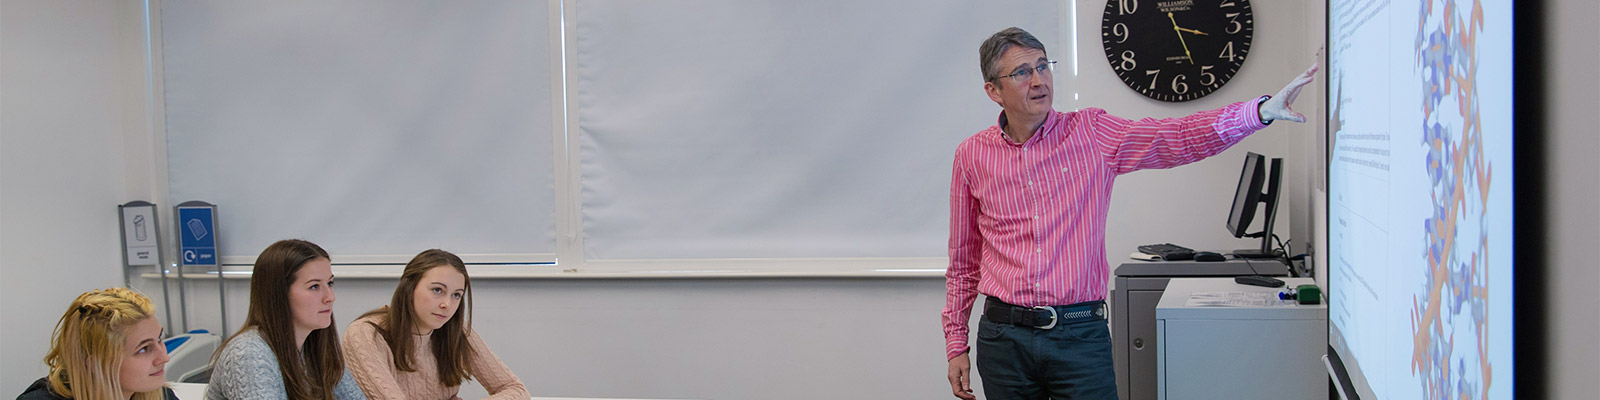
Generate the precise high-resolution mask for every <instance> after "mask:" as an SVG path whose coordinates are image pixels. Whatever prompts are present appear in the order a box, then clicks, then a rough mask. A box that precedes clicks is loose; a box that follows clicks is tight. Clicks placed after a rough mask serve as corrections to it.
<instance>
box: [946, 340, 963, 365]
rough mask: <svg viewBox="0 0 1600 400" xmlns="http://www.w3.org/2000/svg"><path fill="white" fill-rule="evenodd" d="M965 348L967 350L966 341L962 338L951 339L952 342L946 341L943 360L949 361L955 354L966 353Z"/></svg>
mask: <svg viewBox="0 0 1600 400" xmlns="http://www.w3.org/2000/svg"><path fill="white" fill-rule="evenodd" d="M967 350H968V348H967V342H966V341H964V340H957V341H952V342H949V343H946V344H945V345H944V359H945V361H950V359H952V358H956V357H957V356H960V355H962V354H966V353H967Z"/></svg>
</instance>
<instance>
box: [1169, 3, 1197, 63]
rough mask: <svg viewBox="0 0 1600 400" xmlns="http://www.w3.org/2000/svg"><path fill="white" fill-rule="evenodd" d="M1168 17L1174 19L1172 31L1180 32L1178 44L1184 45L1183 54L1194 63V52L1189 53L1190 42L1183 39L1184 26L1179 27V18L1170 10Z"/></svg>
mask: <svg viewBox="0 0 1600 400" xmlns="http://www.w3.org/2000/svg"><path fill="white" fill-rule="evenodd" d="M1167 19H1168V20H1171V21H1172V32H1173V33H1176V34H1178V44H1181V45H1183V56H1184V57H1187V58H1188V59H1189V63H1190V64H1194V54H1190V53H1189V44H1188V43H1184V41H1183V28H1179V27H1178V19H1177V18H1173V16H1172V13H1170V12H1169V13H1167Z"/></svg>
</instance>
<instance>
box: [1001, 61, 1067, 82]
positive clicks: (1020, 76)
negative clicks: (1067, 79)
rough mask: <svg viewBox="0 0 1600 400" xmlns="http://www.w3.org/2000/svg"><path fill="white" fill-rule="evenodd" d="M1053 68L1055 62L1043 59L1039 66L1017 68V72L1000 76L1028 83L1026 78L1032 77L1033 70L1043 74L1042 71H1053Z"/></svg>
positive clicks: (1012, 80) (1054, 67)
mask: <svg viewBox="0 0 1600 400" xmlns="http://www.w3.org/2000/svg"><path fill="white" fill-rule="evenodd" d="M1055 69H1056V62H1055V61H1045V62H1043V63H1040V64H1039V66H1037V67H1033V68H1023V69H1019V70H1017V72H1012V73H1011V75H1005V76H1001V77H1000V78H1011V83H1016V84H1023V83H1028V80H1030V79H1033V74H1034V73H1035V72H1037V73H1040V74H1044V73H1047V72H1050V71H1053V70H1055ZM1000 78H995V79H996V80H998V79H1000Z"/></svg>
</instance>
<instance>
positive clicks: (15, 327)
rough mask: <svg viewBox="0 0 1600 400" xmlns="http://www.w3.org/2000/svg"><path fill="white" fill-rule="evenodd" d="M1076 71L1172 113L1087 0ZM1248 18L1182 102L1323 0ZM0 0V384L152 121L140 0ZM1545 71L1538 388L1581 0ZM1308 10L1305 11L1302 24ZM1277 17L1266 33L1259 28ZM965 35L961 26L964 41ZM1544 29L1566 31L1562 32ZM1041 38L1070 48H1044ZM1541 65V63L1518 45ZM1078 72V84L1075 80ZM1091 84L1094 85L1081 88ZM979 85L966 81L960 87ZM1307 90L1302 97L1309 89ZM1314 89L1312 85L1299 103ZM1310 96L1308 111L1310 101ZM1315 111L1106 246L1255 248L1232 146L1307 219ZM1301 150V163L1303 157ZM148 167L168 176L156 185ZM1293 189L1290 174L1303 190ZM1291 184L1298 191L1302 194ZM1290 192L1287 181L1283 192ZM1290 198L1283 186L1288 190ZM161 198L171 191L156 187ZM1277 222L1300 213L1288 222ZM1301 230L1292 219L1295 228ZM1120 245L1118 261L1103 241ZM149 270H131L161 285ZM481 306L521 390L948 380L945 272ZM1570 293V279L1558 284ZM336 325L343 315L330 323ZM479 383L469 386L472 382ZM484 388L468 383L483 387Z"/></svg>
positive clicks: (1564, 266) (36, 370) (42, 330)
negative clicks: (1545, 222)
mask: <svg viewBox="0 0 1600 400" xmlns="http://www.w3.org/2000/svg"><path fill="white" fill-rule="evenodd" d="M1078 3H1080V7H1081V9H1080V10H1079V14H1078V18H1077V21H1079V22H1080V23H1081V24H1082V26H1079V27H1077V29H1078V31H1079V34H1080V38H1079V39H1080V40H1079V41H1078V43H1079V46H1080V47H1081V48H1082V50H1080V51H1081V53H1080V54H1079V63H1080V74H1081V75H1082V76H1081V77H1080V78H1078V79H1077V80H1074V81H1072V82H1070V83H1068V84H1062V85H1061V86H1062V87H1060V88H1059V90H1058V92H1059V93H1060V94H1061V95H1060V96H1058V99H1061V101H1060V103H1061V104H1058V108H1061V109H1071V108H1077V107H1088V106H1097V107H1104V108H1107V109H1108V110H1110V111H1112V112H1113V113H1117V114H1121V115H1128V116H1142V115H1149V116H1166V115H1177V114H1181V112H1179V111H1176V110H1175V109H1172V108H1167V107H1166V105H1164V104H1159V103H1155V102H1153V101H1146V100H1141V99H1142V98H1133V97H1131V96H1135V95H1134V94H1133V93H1132V92H1131V91H1129V90H1128V89H1126V88H1125V87H1122V86H1120V85H1121V83H1120V82H1117V81H1116V80H1115V79H1112V78H1111V76H1110V71H1109V69H1108V68H1109V67H1107V66H1106V65H1105V63H1104V61H1103V59H1102V58H1099V55H1100V51H1101V50H1100V47H1099V43H1098V41H1097V40H1095V39H1094V37H1097V36H1098V34H1097V33H1096V32H1098V29H1099V28H1098V13H1099V10H1100V7H1103V4H1104V3H1101V2H1099V1H1098V0H1095V1H1090V0H1081V1H1078ZM1257 3H1260V4H1255V6H1256V7H1257V8H1258V9H1257V11H1256V13H1257V15H1258V20H1257V22H1256V24H1257V25H1256V29H1257V32H1258V33H1261V35H1259V36H1258V37H1257V39H1258V40H1259V41H1258V42H1257V43H1255V44H1254V46H1253V48H1254V49H1255V51H1253V52H1252V53H1254V54H1253V57H1252V58H1251V60H1250V61H1249V62H1247V64H1246V69H1245V70H1244V71H1242V73H1241V75H1240V76H1239V77H1238V79H1236V80H1235V81H1234V82H1232V83H1230V84H1229V85H1228V87H1226V88H1224V89H1223V90H1222V91H1220V92H1219V93H1217V94H1214V95H1212V96H1210V97H1208V98H1207V99H1205V100H1200V101H1199V102H1195V103H1191V104H1189V105H1184V106H1183V107H1196V108H1194V109H1199V108H1204V107H1215V106H1220V105H1221V104H1223V103H1225V102H1227V101H1229V100H1234V99H1242V98H1246V97H1251V96H1254V95H1257V94H1264V93H1272V92H1274V91H1276V90H1277V88H1279V87H1281V86H1282V84H1283V83H1284V82H1285V81H1286V80H1287V79H1288V78H1289V77H1290V76H1292V75H1293V74H1294V73H1297V72H1299V71H1300V70H1301V69H1303V68H1304V67H1305V64H1307V63H1309V62H1310V60H1311V57H1312V53H1313V52H1314V50H1315V49H1314V48H1312V47H1310V45H1309V44H1314V43H1319V42H1320V41H1321V39H1320V37H1319V36H1318V34H1317V32H1320V29H1306V28H1305V27H1307V26H1311V25H1313V23H1312V22H1308V21H1314V19H1313V18H1321V11H1320V10H1319V9H1316V8H1308V7H1312V6H1311V5H1304V4H1299V3H1297V2H1290V3H1292V4H1289V3H1283V2H1257ZM0 4H3V7H4V8H3V9H0V53H3V55H0V88H3V92H0V133H3V136H0V166H3V168H0V276H3V278H4V279H3V283H0V324H4V325H0V394H4V395H9V393H16V392H20V390H21V388H22V387H23V386H24V385H26V384H27V383H28V382H30V381H31V380H33V379H35V378H37V377H38V376H41V375H42V374H43V365H42V364H41V363H40V362H39V361H38V360H39V358H40V357H42V356H43V354H44V347H45V346H46V345H47V343H48V334H49V329H50V327H51V326H52V325H53V324H54V322H55V319H56V318H57V317H59V315H60V314H59V313H60V311H61V310H58V308H64V305H65V304H66V303H67V302H68V301H70V299H71V298H72V297H73V296H74V295H76V294H77V293H78V292H81V291H83V290H87V289H90V288H95V287H106V286H114V285H117V284H118V283H119V282H120V280H121V276H120V275H119V269H118V267H117V266H118V265H119V256H118V253H117V250H116V247H117V244H118V237H117V233H116V226H115V224H116V222H115V221H116V220H115V214H114V212H113V210H114V208H113V207H114V206H115V205H116V204H118V203H121V202H124V201H127V200H132V199H156V200H157V201H158V202H159V201H163V199H160V197H161V195H160V193H161V192H163V191H164V188H161V186H162V184H161V179H160V177H159V176H158V175H155V174H152V173H151V171H158V170H160V169H162V168H164V164H163V163H162V162H161V158H162V157H164V154H162V153H161V150H160V146H157V145H156V144H159V143H161V141H162V140H161V139H160V135H159V133H157V132H151V131H150V130H149V129H147V127H148V126H149V123H150V122H149V119H148V118H149V117H148V114H146V112H145V108H146V107H147V106H149V104H148V103H147V102H146V101H145V100H144V98H143V97H142V96H143V93H144V86H143V85H144V82H143V80H142V79H143V78H142V77H143V76H144V73H146V71H145V69H144V68H145V67H144V64H143V62H144V60H143V56H142V53H141V52H142V51H143V47H142V46H143V44H142V35H143V29H144V28H143V27H142V26H141V25H140V22H139V21H140V18H141V16H140V13H141V10H139V9H138V7H137V5H136V4H134V2H102V1H90V0H82V1H43V0H38V1H25V0H5V2H4V3H0ZM1547 7H1548V10H1547V14H1548V15H1549V17H1548V20H1549V21H1550V25H1548V26H1549V27H1551V28H1550V36H1551V37H1552V38H1553V41H1552V43H1553V44H1552V45H1551V46H1550V54H1549V57H1551V61H1552V62H1551V63H1549V64H1550V65H1551V67H1548V68H1547V69H1546V71H1547V74H1549V75H1550V76H1549V79H1550V81H1551V82H1552V83H1553V84H1552V85H1551V88H1550V93H1549V95H1550V96H1549V97H1550V99H1551V100H1549V102H1550V105H1551V107H1550V110H1549V114H1550V115H1549V116H1548V119H1549V120H1550V121H1552V122H1551V123H1550V126H1549V128H1550V132H1551V135H1550V137H1551V140H1549V141H1548V143H1547V147H1548V149H1549V156H1550V162H1549V165H1550V167H1551V175H1550V180H1551V183H1552V186H1551V196H1550V197H1551V199H1550V203H1549V207H1550V213H1551V217H1550V218H1549V220H1550V221H1551V222H1552V225H1551V231H1550V233H1549V236H1550V238H1551V239H1552V244H1551V248H1552V249H1551V251H1552V254H1553V255H1552V256H1551V257H1550V260H1549V261H1550V263H1551V267H1550V269H1551V273H1550V274H1548V275H1547V276H1548V277H1549V282H1550V283H1549V285H1550V292H1551V293H1552V295H1551V299H1550V302H1551V305H1552V309H1551V312H1552V317H1551V318H1550V321H1551V326H1550V327H1549V330H1548V339H1549V340H1550V345H1549V346H1550V348H1551V349H1554V350H1559V351H1555V352H1552V354H1551V355H1550V360H1549V363H1548V369H1549V372H1550V377H1549V380H1550V388H1551V391H1550V392H1551V394H1552V397H1558V398H1583V397H1584V396H1585V395H1592V394H1593V393H1595V392H1596V391H1597V390H1596V389H1597V388H1596V386H1595V385H1596V384H1595V380H1594V379H1593V371H1596V370H1600V365H1597V361H1600V351H1597V350H1596V344H1595V341H1593V340H1592V339H1591V338H1592V333H1593V332H1595V331H1597V330H1600V326H1597V323H1596V321H1597V320H1600V312H1597V311H1596V310H1597V309H1600V307H1595V302H1594V300H1592V299H1589V298H1587V297H1583V296H1579V295H1576V294H1580V293H1586V292H1587V289H1586V288H1590V287H1594V285H1596V284H1600V279H1597V278H1596V272H1595V271H1596V268H1595V267H1594V265H1595V262H1594V261H1593V259H1592V258H1591V257H1586V256H1583V254H1586V253H1588V252H1589V250H1591V249H1593V248H1595V247H1596V245H1597V244H1600V243H1597V242H1596V238H1597V237H1600V234H1597V232H1596V226H1600V218H1597V217H1596V211H1597V210H1596V209H1597V208H1600V207H1595V206H1594V205H1593V204H1594V199H1596V198H1600V193H1597V192H1596V188H1597V187H1600V185H1596V184H1597V183H1600V182H1597V178H1596V177H1597V176H1600V174H1596V172H1600V167H1597V164H1596V161H1595V160H1594V159H1595V158H1594V156H1593V155H1594V154H1595V153H1596V151H1600V146H1597V144H1596V139H1595V135H1594V134H1593V133H1594V129H1595V128H1594V127H1595V126H1597V124H1600V122H1597V121H1596V120H1595V118H1596V115H1597V114H1600V113H1597V112H1596V111H1600V110H1597V104H1600V101H1597V100H1596V98H1595V91H1594V89H1596V88H1597V85H1596V83H1595V78H1594V75H1593V74H1590V73H1589V72H1588V71H1589V68H1590V67H1589V66H1592V65H1595V64H1596V63H1597V62H1600V60H1597V57H1596V49H1595V47H1594V46H1593V45H1592V41H1593V40H1594V39H1596V38H1597V37H1600V35H1597V34H1596V30H1595V29H1596V28H1595V26H1594V25H1592V24H1590V23H1588V22H1587V21H1588V20H1592V19H1593V18H1594V17H1597V16H1600V15H1597V14H1600V13H1597V12H1596V5H1595V4H1594V3H1592V2H1588V1H1585V0H1562V1H1560V2H1554V3H1552V4H1550V5H1548V6H1547ZM1315 25H1316V26H1320V22H1317V23H1315ZM1269 32H1271V33H1269ZM974 45H976V44H974ZM1558 49H1559V51H1557V50H1558ZM1053 53H1054V54H1062V53H1066V51H1064V50H1062V49H1056V50H1054V51H1053ZM1530 64H1531V65H1539V64H1538V63H1530ZM1069 85H1070V86H1072V87H1076V88H1078V89H1079V92H1081V93H1083V95H1082V96H1080V99H1079V100H1077V101H1071V100H1070V99H1071V97H1070V96H1068V95H1067V94H1068V93H1070V92H1069V90H1068V89H1069V87H1068V86H1069ZM1090 94H1094V96H1090ZM975 95H976V89H975ZM1320 97H1321V94H1320V87H1314V88H1313V89H1308V90H1307V91H1306V92H1305V93H1304V94H1303V95H1302V100H1301V101H1302V102H1305V101H1307V100H1311V99H1317V98H1320ZM1306 104H1310V103H1306ZM1302 111H1306V112H1307V114H1308V116H1309V117H1310V119H1311V120H1313V121H1315V120H1319V119H1320V118H1321V116H1320V115H1312V112H1310V111H1311V110H1310V109H1303V110H1302ZM1313 131H1314V128H1313V127H1309V126H1305V125H1300V126H1274V127H1273V128H1271V129H1269V130H1268V131H1266V132H1263V133H1262V134H1260V135H1257V136H1255V137H1252V138H1250V139H1248V140H1246V142H1245V143H1242V144H1241V145H1240V146H1239V149H1235V150H1232V151H1229V152H1228V153H1226V154H1224V155H1222V156H1220V157H1217V158H1214V159H1211V160H1207V161H1204V162H1201V163H1199V164H1197V165H1192V166H1188V167H1185V168H1180V169H1176V170H1172V171H1148V172H1141V173H1136V174H1133V175H1129V176H1127V177H1124V179H1122V180H1121V181H1120V182H1119V183H1118V190H1117V194H1116V195H1115V198H1114V201H1116V202H1117V204H1118V205H1117V206H1116V207H1113V209H1112V216H1111V221H1112V227H1111V231H1110V233H1109V235H1108V246H1109V247H1110V248H1111V249H1113V250H1119V249H1121V250H1119V251H1113V252H1112V253H1111V254H1112V255H1113V257H1115V255H1116V254H1120V253H1121V252H1126V251H1131V249H1132V247H1133V246H1134V245H1137V244H1141V243H1149V242H1168V241H1170V242H1174V243H1182V244H1187V245H1191V246H1192V247H1198V248H1224V249H1231V248H1237V247H1248V246H1250V245H1251V244H1250V243H1249V242H1246V241H1243V240H1233V239H1225V238H1223V237H1222V236H1221V231H1222V228H1221V225H1222V222H1223V221H1222V219H1223V217H1222V215H1223V213H1224V212H1225V210H1226V207H1227V202H1228V200H1229V199H1230V198H1229V196H1230V193H1231V186H1232V185H1233V184H1234V181H1235V180H1236V179H1237V178H1236V177H1237V173H1238V168H1239V167H1238V166H1239V159H1241V158H1242V151H1241V150H1243V149H1249V150H1252V151H1257V152H1262V153H1267V154H1272V155H1275V156H1282V157H1285V158H1286V161H1288V162H1289V163H1290V164H1289V168H1288V170H1287V171H1285V175H1286V176H1288V177H1291V178H1294V177H1299V178H1294V179H1291V180H1290V181H1288V182H1286V184H1285V188H1286V193H1285V198H1286V199H1288V200H1289V201H1290V202H1291V203H1290V204H1289V207H1286V209H1285V211H1284V213H1283V214H1280V219H1281V220H1283V221H1280V224H1279V228H1280V229H1282V230H1284V231H1287V230H1291V229H1292V230H1294V231H1295V232H1296V233H1295V236H1297V237H1298V236H1299V235H1301V234H1302V233H1301V232H1306V231H1309V230H1310V229H1311V228H1309V227H1307V226H1308V225H1309V223H1308V222H1301V221H1305V220H1306V219H1308V217H1307V215H1309V212H1308V210H1309V207H1310V206H1309V205H1307V204H1306V203H1307V202H1309V201H1310V200H1313V199H1314V198H1313V196H1314V195H1311V194H1309V193H1307V190H1308V189H1307V188H1308V187H1309V186H1308V185H1309V184H1310V182H1308V181H1309V180H1310V179H1311V177H1312V176H1311V173H1310V172H1309V171H1306V170H1305V169H1304V162H1303V161H1300V162H1297V161H1294V160H1295V159H1296V158H1297V157H1298V156H1299V155H1301V154H1306V152H1307V150H1306V147H1307V146H1312V145H1313V140H1320V139H1316V138H1313V139H1308V138H1311V136H1310V135H1312V134H1313ZM1297 164H1298V165H1299V166H1297ZM1195 184H1198V185H1200V186H1202V187H1203V188H1202V189H1199V190H1197V191H1194V192H1186V193H1181V194H1177V195H1174V196H1173V197H1170V198H1153V197H1152V196H1135V195H1132V194H1135V193H1143V192H1150V191H1154V190H1156V189H1157V188H1164V187H1168V186H1173V185H1184V186H1183V187H1193V186H1194V185H1195ZM157 188H160V189H161V190H157ZM1297 191H1298V192H1297ZM1295 193H1300V194H1295ZM1296 199H1298V200H1296ZM1295 202H1298V203H1295ZM162 206H163V207H166V206H170V205H168V204H162ZM1285 224H1291V225H1292V226H1294V228H1287V227H1286V226H1285ZM1298 241H1299V240H1297V242H1298ZM1112 262H1113V264H1115V263H1117V262H1118V260H1115V259H1113V260H1112ZM154 283H155V282H154V281H149V280H141V281H139V282H136V286H139V287H141V288H143V289H145V291H146V292H147V293H152V294H157V297H159V295H158V294H159V293H160V289H159V286H157V285H153V284H154ZM476 283H477V300H478V307H477V310H476V317H477V321H478V322H477V326H478V327H479V329H480V330H481V331H482V334H483V335H484V336H485V338H486V339H487V340H488V341H489V343H490V345H491V346H492V347H494V348H495V349H496V351H497V353H499V354H500V355H501V356H502V357H503V358H505V359H506V362H507V363H508V364H509V365H511V366H512V368H513V369H514V370H515V371H516V372H517V373H518V375H520V376H521V377H522V378H523V379H524V381H525V382H527V383H528V384H529V386H530V388H531V389H532V390H533V391H534V393H535V394H536V395H542V396H613V397H692V398H716V399H742V398H762V399H781V398H811V397H818V396H824V397H836V398H945V396H947V395H948V394H947V393H948V385H947V384H946V383H945V381H944V360H943V345H942V338H941V337H940V333H939V328H938V311H939V308H940V307H941V306H942V303H943V281H942V280H941V279H792V280H790V279H774V280H740V279H731V280H687V279H685V280H500V281H490V280H480V281H479V282H476ZM228 285H229V286H228V288H229V292H228V293H229V302H228V304H229V306H230V309H231V311H230V312H229V322H231V323H232V324H234V325H237V324H238V323H239V321H240V320H241V319H242V318H243V313H244V311H243V310H244V307H245V304H244V300H245V292H246V289H245V287H246V284H245V281H242V280H230V281H228ZM392 285H393V282H392V281H389V280H352V279H346V280H342V281H341V282H340V284H339V287H338V293H339V302H338V303H337V304H338V305H337V315H338V316H339V320H340V323H341V324H344V323H348V321H349V320H351V319H353V318H354V317H355V316H356V315H358V314H359V313H360V312H362V311H365V310H366V309H369V308H371V307H373V306H376V305H378V304H381V303H383V302H385V301H387V298H388V296H389V294H390V291H391V290H392ZM190 289H191V290H190V291H189V293H190V295H191V296H192V297H191V298H190V303H191V305H192V306H191V307H190V311H191V314H193V318H191V321H192V322H193V323H191V324H190V325H191V327H210V328H214V327H215V325H216V324H217V322H216V321H217V311H215V309H216V306H215V304H217V303H216V297H215V296H216V294H215V293H216V287H215V281H196V282H195V283H193V284H191V287H190ZM1573 298H1577V299H1581V300H1579V301H1572V299H1573ZM341 326H342V325H341ZM477 390H478V389H474V388H469V393H474V392H473V391H477ZM480 393H481V392H480Z"/></svg>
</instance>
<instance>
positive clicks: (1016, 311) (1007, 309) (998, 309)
mask: <svg viewBox="0 0 1600 400" xmlns="http://www.w3.org/2000/svg"><path fill="white" fill-rule="evenodd" d="M983 317H984V318H986V319H988V320H989V321H990V322H995V323H1001V324H1012V325H1018V326H1027V327H1033V328H1039V329H1050V328H1054V327H1056V325H1058V324H1068V323H1073V322H1079V321H1088V320H1104V319H1106V301H1105V300H1095V301H1086V302H1082V303H1077V304H1068V305H1064V306H1038V307H1023V306H1018V305H1012V304H1009V303H1006V302H1004V301H1000V300H999V299H996V298H994V297H990V298H988V299H987V300H984V303H983Z"/></svg>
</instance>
